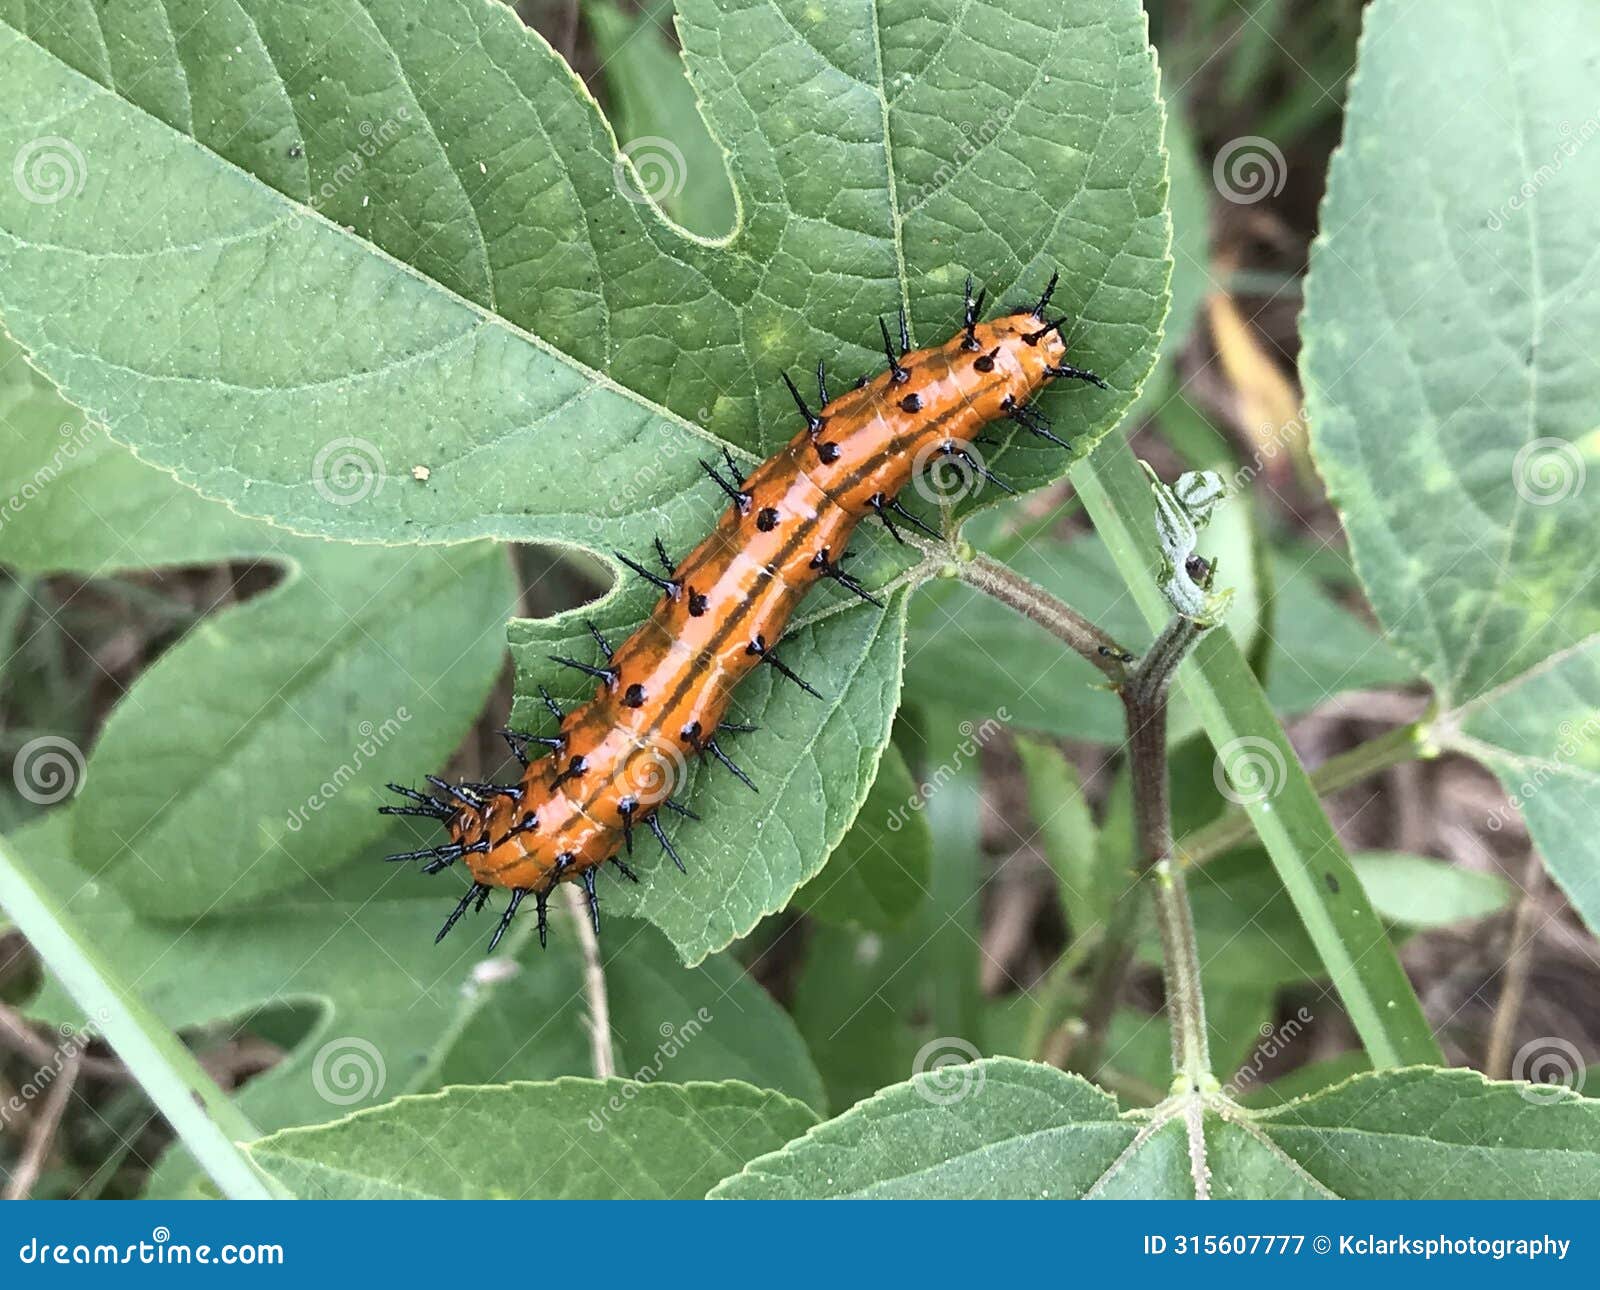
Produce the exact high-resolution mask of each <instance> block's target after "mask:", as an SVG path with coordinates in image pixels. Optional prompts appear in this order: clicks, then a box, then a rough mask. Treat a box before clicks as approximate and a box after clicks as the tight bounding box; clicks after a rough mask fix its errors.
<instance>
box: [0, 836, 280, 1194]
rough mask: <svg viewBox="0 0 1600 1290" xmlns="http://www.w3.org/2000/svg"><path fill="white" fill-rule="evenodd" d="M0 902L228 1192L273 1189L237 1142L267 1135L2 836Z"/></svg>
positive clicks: (191, 1148)
mask: <svg viewBox="0 0 1600 1290" xmlns="http://www.w3.org/2000/svg"><path fill="white" fill-rule="evenodd" d="M0 906H3V907H4V909H5V911H6V912H7V913H8V914H10V915H11V917H12V918H13V919H14V920H15V921H16V925H17V928H18V930H20V931H21V932H22V934H23V935H24V936H26V937H27V938H28V941H29V942H30V943H31V944H32V945H33V948H34V949H35V950H36V951H38V954H39V957H40V958H42V959H43V960H44V962H45V965H46V966H47V967H48V968H49V969H50V971H51V972H53V973H54V974H55V977H56V979H57V980H58V981H60V982H61V984H62V985H63V986H65V987H66V989H67V992H68V993H69V994H71V995H72V997H73V999H74V1000H76V1001H77V1003H78V1006H79V1007H81V1008H82V1009H83V1011H84V1015H85V1017H86V1018H87V1022H86V1025H89V1026H92V1027H93V1028H94V1029H95V1030H96V1031H97V1032H99V1033H100V1034H101V1035H103V1036H104V1037H105V1039H106V1042H108V1043H109V1044H110V1045H111V1046H112V1048H114V1049H115V1050H116V1053H117V1056H118V1057H119V1058H121V1059H122V1062H123V1064H124V1065H125V1066H127V1068H128V1069H129V1071H131V1072H132V1073H133V1076H134V1078H135V1079H137V1080H138V1081H139V1083H140V1085H142V1086H143V1088H144V1091H145V1092H146V1093H147V1094H148V1095H149V1097H150V1100H151V1101H152V1102H154V1103H155V1104H156V1109H157V1110H159V1111H160V1112H161V1114H162V1115H163V1116H165V1117H166V1120H167V1123H168V1124H170V1125H171V1126H172V1127H173V1129H174V1130H175V1131H176V1132H177V1134H178V1136H179V1137H180V1138H182V1139H183V1142H184V1145H185V1146H187V1147H188V1148H189V1150H190V1151H191V1152H193V1153H194V1157H195V1159H196V1160H197V1161H199V1162H200V1166H201V1168H203V1169H204V1170H205V1171H206V1173H208V1174H210V1175H211V1179H212V1181H213V1182H215V1183H216V1184H217V1187H218V1188H219V1189H220V1190H221V1191H222V1194H223V1195H224V1196H228V1197H230V1198H233V1199H248V1200H269V1199H271V1198H272V1196H273V1192H272V1191H271V1190H270V1189H269V1188H268V1187H267V1185H266V1183H265V1182H263V1180H262V1179H261V1177H260V1175H258V1174H257V1173H256V1171H255V1169H254V1167H253V1166H252V1165H251V1164H250V1161H249V1160H248V1159H247V1158H246V1156H245V1155H244V1153H243V1152H242V1151H240V1150H239V1148H238V1147H237V1146H236V1145H235V1144H236V1143H240V1142H249V1141H252V1140H253V1139H255V1138H258V1137H260V1136H261V1133H260V1131H259V1130H258V1129H257V1128H256V1127H255V1125H253V1124H251V1123H250V1121H249V1119H247V1118H246V1117H245V1115H244V1113H243V1112H242V1111H240V1110H239V1108H238V1107H236V1106H235V1105H234V1104H233V1103H232V1102H230V1101H229V1100H228V1097H227V1094H225V1093H224V1092H223V1091H222V1090H221V1089H220V1088H218V1087H217V1085H216V1082H215V1081H214V1080H212V1078H211V1077H210V1076H209V1075H207V1074H206V1073H205V1071H204V1070H202V1069H201V1068H200V1063H199V1062H197V1061H196V1060H195V1058H194V1054H193V1053H191V1052H190V1051H189V1050H188V1049H187V1048H185V1047H184V1045H183V1042H182V1041H181V1040H180V1039H179V1038H178V1037H177V1036H176V1035H175V1034H173V1033H172V1031H170V1030H169V1029H167V1027H166V1026H165V1025H163V1024H162V1022H161V1020H160V1019H159V1018H157V1017H156V1016H154V1015H153V1014H152V1013H151V1012H150V1011H149V1009H148V1008H146V1007H145V1005H144V1003H143V1002H142V1001H141V1000H140V999H139V998H138V996H137V995H135V994H133V992H132V991H130V990H128V989H127V988H126V987H125V986H123V985H122V983H121V982H120V981H119V980H118V975H117V973H116V972H114V971H113V970H112V969H111V968H110V966H109V965H108V964H106V963H105V962H103V961H102V960H101V959H100V956H99V954H98V953H97V951H96V950H95V948H94V945H93V942H92V941H91V940H90V939H89V937H88V936H86V935H85V934H84V933H83V931H82V929H80V928H79V927H78V926H77V925H76V924H75V923H73V921H72V920H71V918H70V917H69V915H68V914H67V913H66V911H65V910H64V909H62V908H60V907H59V906H58V905H57V903H56V901H55V900H54V899H53V897H52V896H51V895H50V893H49V892H48V891H47V890H46V889H45V888H44V887H42V886H41V885H40V884H39V883H38V881H37V880H36V879H35V878H34V876H33V874H32V873H31V872H29V870H28V869H27V868H25V867H24V866H23V865H22V864H20V863H19V862H18V861H17V860H16V859H15V858H14V857H13V856H12V854H11V853H10V851H9V850H8V848H7V844H6V843H4V842H0Z"/></svg>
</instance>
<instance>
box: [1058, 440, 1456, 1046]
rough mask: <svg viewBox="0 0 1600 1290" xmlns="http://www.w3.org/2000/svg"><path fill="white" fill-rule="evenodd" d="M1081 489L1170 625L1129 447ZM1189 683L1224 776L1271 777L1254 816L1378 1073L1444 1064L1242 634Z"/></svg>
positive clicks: (1140, 591)
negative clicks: (1253, 771) (1249, 764)
mask: <svg viewBox="0 0 1600 1290" xmlns="http://www.w3.org/2000/svg"><path fill="white" fill-rule="evenodd" d="M1075 479H1076V481H1077V484H1078V490H1079V494H1080V495H1081V496H1082V497H1083V499H1084V504H1085V506H1086V507H1087V508H1088V510H1089V513H1090V515H1091V517H1092V518H1093V519H1094V522H1095V529H1096V531H1097V532H1098V533H1099V534H1100V536H1101V538H1102V540H1103V541H1104V542H1105V543H1106V545H1107V547H1108V548H1109V549H1110V551H1111V553H1112V556H1113V558H1114V559H1115V560H1116V563H1117V567H1118V568H1119V569H1120V570H1121V572H1122V574H1123V576H1124V577H1125V578H1126V579H1127V580H1128V585H1129V588H1130V589H1131V590H1132V592H1133V596H1134V598H1135V599H1136V600H1137V601H1138V603H1139V607H1140V609H1141V611H1142V612H1143V613H1144V615H1145V617H1146V619H1147V621H1148V622H1149V623H1150V624H1151V625H1152V626H1155V625H1156V624H1158V623H1161V624H1164V623H1165V622H1166V620H1167V617H1168V615H1169V613H1170V612H1171V611H1170V610H1169V609H1168V607H1167V605H1166V603H1165V601H1164V600H1163V598H1162V596H1161V593H1160V590H1159V589H1158V587H1157V586H1156V583H1155V579H1154V577H1153V573H1154V571H1155V570H1156V569H1157V568H1159V556H1158V554H1157V552H1156V542H1155V521H1154V516H1153V508H1152V504H1151V500H1150V490H1149V485H1148V482H1147V480H1146V478H1145V477H1144V474H1143V472H1142V471H1141V470H1140V469H1139V467H1138V464H1137V463H1136V462H1135V461H1134V459H1133V455H1132V453H1131V452H1129V450H1128V446H1127V444H1126V443H1123V442H1121V441H1118V440H1115V439H1113V440H1109V441H1107V442H1106V443H1105V444H1104V445H1103V446H1102V447H1101V449H1100V450H1099V451H1098V452H1097V453H1096V454H1095V456H1094V458H1093V460H1092V461H1091V462H1089V463H1087V464H1086V465H1085V466H1084V467H1083V468H1082V469H1080V470H1079V471H1078V472H1077V473H1076V475H1075ZM1178 676H1179V683H1180V684H1181V685H1182V687H1183V691H1184V693H1185V694H1187V695H1188V696H1189V699H1190V701H1191V702H1192V703H1193V704H1194V706H1195V709H1196V711H1197V712H1198V713H1199V716H1200V720H1201V722H1202V724H1203V725H1204V726H1205V729H1206V733H1207V734H1208V735H1209V736H1210V739H1211V742H1212V744H1213V746H1214V747H1216V748H1217V749H1219V751H1221V753H1222V760H1221V762H1220V763H1219V765H1218V767H1217V774H1219V775H1221V774H1223V773H1224V772H1225V771H1226V770H1227V768H1228V767H1229V766H1230V765H1232V764H1236V763H1237V761H1238V759H1239V758H1240V756H1241V755H1243V756H1248V757H1250V758H1255V759H1264V762H1265V764H1266V765H1267V766H1269V767H1270V768H1271V771H1270V774H1269V775H1268V777H1267V787H1268V791H1267V792H1263V793H1261V794H1259V795H1258V794H1255V793H1250V794H1246V797H1247V801H1246V809H1247V810H1248V811H1249V813H1250V818H1251V821H1252V823H1253V824H1254V825H1255V827H1256V831H1257V832H1258V833H1259V834H1260V837H1261V840H1262V842H1263V844H1264V845H1265V846H1266V848H1267V851H1268V854H1269V855H1270V856H1271V858H1272V862H1273V866H1274V868H1275V869H1276V870H1277V872H1278V877H1279V880H1280V881H1281V882H1282V883H1283V886H1284V888H1285V889H1286V890H1287V891H1288V893H1289V897H1290V899H1291V900H1292V901H1293V902H1294V907H1295V910H1296V912H1297V913H1298V914H1299V916H1300V919H1301V922H1302V923H1303V924H1304V925H1305V928H1306V931H1307V934H1308V935H1309V936H1310V938H1311V940H1312V943H1313V944H1314V945H1315V946H1316V949H1317V953H1318V955H1319V957H1320V958H1321V959H1322V962H1323V965H1324V967H1325V968H1326V969H1327V971H1328V975H1329V976H1330V977H1331V978H1332V980H1333V984H1334V988H1335V989H1336V990H1337V991H1338V992H1339V997H1340V1000H1341V1002H1343V1004H1344V1005H1345V1009H1346V1011H1347V1012H1348V1013H1349V1014H1350V1019H1351V1022H1352V1023H1353V1024H1354V1025H1355V1027H1356V1031H1357V1033H1358V1034H1359V1035H1360V1036H1361V1040H1362V1043H1363V1044H1364V1045H1365V1046H1366V1048H1367V1051H1368V1052H1369V1053H1370V1054H1371V1056H1372V1060H1373V1064H1374V1065H1377V1066H1383V1065H1391V1066H1397V1065H1402V1064H1406V1063H1416V1062H1422V1061H1427V1060H1435V1061H1436V1060H1438V1059H1439V1049H1438V1044H1437V1043H1436V1042H1435V1040H1434V1038H1433V1031H1432V1029H1431V1028H1430V1027H1429V1025H1428V1022H1427V1018H1426V1017H1425V1016H1423V1013H1422V1007H1421V1005H1420V1004H1419V1003H1418V1001H1417V997H1416V994H1415V992H1414V991H1413V990H1412V989H1411V984H1410V982H1409V981H1408V980H1407V979H1406V975H1405V972H1404V971H1403V970H1402V969H1401V967H1400V963H1399V960H1398V958H1396V956H1395V953H1394V949H1393V947H1392V946H1391V945H1390V944H1389V943H1388V941H1387V939H1386V937H1385V935H1384V931H1383V926H1382V924H1381V923H1380V922H1379V920H1378V918H1377V916H1376V915H1375V914H1374V913H1373V912H1372V909H1371V907H1370V905H1369V904H1368V902H1367V900H1366V897H1365V895H1364V894H1363V892H1362V891H1361V886H1360V883H1359V882H1357V881H1356V878H1355V874H1354V871H1353V870H1352V869H1351V868H1350V863H1349V860H1348V859H1347V858H1346V857H1345V854H1344V849H1343V847H1342V846H1341V845H1340V843H1339V839H1338V837H1337V836H1336V835H1335V834H1334V832H1333V827H1332V825H1331V824H1330V823H1329V822H1328V817H1327V815H1326V813H1324V811H1323V810H1322V804H1321V803H1320V802H1319V801H1318V799H1317V795H1316V791H1315V790H1314V789H1313V788H1312V787H1311V784H1310V781H1309V780H1308V779H1307V778H1306V775H1305V771H1304V769H1303V768H1302V767H1301V766H1300V763H1299V760H1298V759H1297V758H1296V756H1295V753H1294V750H1293V749H1292V748H1291V747H1290V746H1289V744H1288V740H1287V739H1286V737H1285V736H1284V733H1283V728H1282V727H1281V726H1280V725H1279V724H1278V721H1277V719H1276V718H1275V717H1274V716H1273V713H1272V708H1271V706H1270V705H1269V703H1268V702H1267V698H1266V695H1265V694H1264V693H1263V692H1262V690H1261V687H1260V685H1259V684H1258V683H1257V682H1256V680H1255V677H1254V676H1253V675H1252V674H1251V671H1250V667H1249V664H1248V663H1247V662H1246V660H1245V658H1244V656H1243V654H1242V653H1241V652H1240V651H1239V648H1238V646H1237V645H1236V644H1235V643H1234V641H1233V638H1232V636H1231V634H1230V633H1229V632H1227V631H1212V632H1209V633H1207V634H1206V635H1205V636H1204V637H1202V638H1201V640H1200V643H1199V645H1198V646H1197V647H1196V649H1195V651H1194V653H1193V654H1192V655H1191V656H1190V657H1189V658H1188V659H1186V660H1185V661H1184V663H1183V665H1182V667H1181V669H1180V670H1179V674H1178ZM1272 789H1276V792H1272V791H1271V790H1272Z"/></svg>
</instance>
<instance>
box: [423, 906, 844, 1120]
mask: <svg viewBox="0 0 1600 1290" xmlns="http://www.w3.org/2000/svg"><path fill="white" fill-rule="evenodd" d="M561 931H562V934H559V935H557V936H556V937H555V938H553V939H552V940H551V942H550V947H549V949H548V950H546V949H542V948H540V947H539V946H538V945H537V944H536V943H535V942H533V941H531V940H530V941H529V942H528V943H526V944H525V945H524V946H523V949H522V952H521V954H519V955H518V956H517V961H518V963H519V964H520V965H521V967H522V971H521V973H520V975H519V976H518V978H517V980H516V982H515V984H514V985H512V986H511V987H510V988H507V989H503V990H500V991H499V992H497V994H496V996H495V1000H494V1006H493V1007H492V1008H480V1009H478V1010H477V1011H476V1012H475V1013H474V1014H473V1016H472V1018H471V1020H470V1021H469V1022H468V1023H467V1025H466V1027H465V1029H464V1030H463V1031H462V1034H461V1037H460V1039H459V1040H458V1041H456V1043H455V1044H454V1045H453V1046H452V1047H451V1049H450V1052H449V1054H448V1056H446V1058H445V1059H444V1062H443V1064H442V1066H441V1067H440V1070H439V1073H438V1076H437V1081H436V1082H437V1083H439V1084H486V1083H501V1082H504V1081H507V1080H532V1079H550V1078H553V1077H555V1076H557V1075H567V1074H574V1073H577V1072H582V1071H588V1070H589V1069H590V1055H589V1050H590V1045H589V1025H588V1018H589V1006H588V1002H587V1000H586V998H585V996H584V993H583V977H582V961H581V958H580V955H579V953H578V946H577V940H576V938H575V937H572V936H569V935H565V934H564V933H565V928H564V927H563V928H562V929H561ZM600 953H601V961H602V964H603V967H604V971H605V979H606V994H607V999H608V1003H609V1006H610V1013H611V1031H612V1037H613V1041H614V1047H615V1051H616V1059H617V1068H618V1069H619V1070H621V1071H624V1072H626V1073H627V1074H628V1075H630V1076H631V1077H632V1078H634V1079H637V1080H650V1081H667V1080H670V1081H671V1082H673V1083H676V1084H685V1083H689V1082H690V1081H694V1080H725V1079H739V1080H744V1081H745V1082H746V1083H750V1084H754V1085H756V1087H758V1088H767V1089H772V1090H774V1091H776V1092H780V1093H786V1094H788V1095H789V1096H790V1097H793V1098H796V1099H798V1100H799V1101H802V1102H805V1103H807V1104H808V1105H810V1106H813V1107H817V1108H819V1109H820V1108H823V1107H824V1106H825V1101H824V1096H823V1091H822V1077H821V1076H820V1075H819V1074H818V1073H817V1068H816V1067H815V1066H814V1065H813V1064H812V1061H811V1056H810V1054H809V1053H807V1052H806V1047H805V1043H804V1041H803V1040H802V1039H801V1038H800V1033H799V1031H798V1030H796V1029H795V1024H794V1022H793V1021H791V1020H790V1018H789V1014H788V1013H786V1012H784V1011H783V1009H781V1008H780V1007H779V1006H778V1005H777V1004H776V1003H775V1002H773V1000H772V997H771V996H770V995H768V994H767V992H766V991H765V990H763V989H762V988H761V987H760V986H759V985H757V984H756V982H755V981H754V980H752V979H751V978H750V976H749V975H748V974H746V973H745V971H744V970H743V969H742V968H741V967H740V966H739V964H738V963H737V962H735V961H734V960H733V959H731V958H729V957H727V956H726V955H717V956H714V957H712V958H709V959H707V960H706V961H705V962H703V963H701V964H700V966H699V967H695V968H686V967H684V966H683V965H682V964H681V963H680V962H679V961H678V957H677V955H676V954H674V953H673V952H672V947H671V946H670V945H668V943H667V941H666V938H665V937H663V936H662V935H661V933H660V932H658V931H656V930H655V929H654V928H652V927H649V926H646V925H645V924H643V923H639V922H636V921H634V920H632V919H620V918H613V917H611V916H609V915H608V916H607V918H606V923H605V933H604V935H603V936H602V938H601V941H600Z"/></svg>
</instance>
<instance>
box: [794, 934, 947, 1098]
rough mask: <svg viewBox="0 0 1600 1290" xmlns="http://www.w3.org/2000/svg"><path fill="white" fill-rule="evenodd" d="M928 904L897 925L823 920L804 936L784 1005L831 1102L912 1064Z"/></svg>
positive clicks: (864, 1092)
mask: <svg viewBox="0 0 1600 1290" xmlns="http://www.w3.org/2000/svg"><path fill="white" fill-rule="evenodd" d="M930 908H931V907H930V906H928V905H924V906H923V908H922V911H921V913H920V914H919V915H918V917H917V918H915V919H913V921H912V923H911V926H910V927H908V928H907V929H906V930H904V931H902V932H899V933H895V934H891V935H887V936H885V935H882V934H880V933H877V932H865V933H857V932H852V931H850V930H848V929H846V928H842V927H832V926H826V925H824V926H821V927H818V928H817V929H816V932H815V934H813V935H812V937H811V938H810V940H809V941H808V942H807V944H806V961H805V965H804V967H803V968H802V970H801V972H800V977H799V980H798V981H797V982H796V984H795V992H794V1002H793V1004H792V1005H791V1009H792V1011H793V1013H794V1020H795V1025H797V1026H798V1027H799V1028H800V1033H801V1034H802V1035H803V1036H804V1037H805V1041H806V1047H807V1049H808V1051H809V1052H810V1053H811V1056H812V1059H813V1060H814V1061H815V1062H816V1064H817V1069H818V1070H819V1071H821V1072H822V1080H823V1083H824V1085H825V1086H826V1087H827V1090H828V1105H829V1106H830V1107H832V1108H833V1109H835V1110H842V1109H844V1108H845V1107H847V1106H852V1105H854V1104H855V1103H856V1102H859V1101H860V1100H861V1099H862V1098H864V1097H870V1096H872V1094H873V1093H874V1092H876V1091H877V1090H878V1089H880V1088H882V1087H883V1086H884V1085H886V1084H893V1083H895V1082H896V1081H897V1080H901V1079H904V1078H905V1075H906V1072H907V1071H910V1070H912V1069H913V1062H914V1061H915V1057H916V1053H917V1050H918V1047H919V1045H920V1044H921V1042H922V1039H923V1028H922V1027H919V1026H918V1025H916V1024H915V1021H914V1018H915V1017H916V1015H917V1013H918V1011H919V1010H920V1005H921V1003H922V999H921V997H920V993H921V992H920V987H921V986H922V985H923V984H925V982H924V981H923V980H922V979H921V973H920V970H919V969H920V967H921V963H922V960H921V959H920V958H919V956H918V951H919V949H920V948H921V947H922V945H923V942H924V941H925V939H926V935H927V933H926V931H925V930H924V925H925V923H926V921H927V917H928V914H929V911H930Z"/></svg>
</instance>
